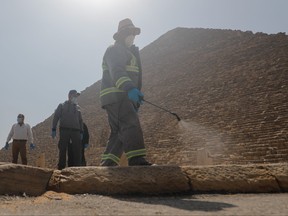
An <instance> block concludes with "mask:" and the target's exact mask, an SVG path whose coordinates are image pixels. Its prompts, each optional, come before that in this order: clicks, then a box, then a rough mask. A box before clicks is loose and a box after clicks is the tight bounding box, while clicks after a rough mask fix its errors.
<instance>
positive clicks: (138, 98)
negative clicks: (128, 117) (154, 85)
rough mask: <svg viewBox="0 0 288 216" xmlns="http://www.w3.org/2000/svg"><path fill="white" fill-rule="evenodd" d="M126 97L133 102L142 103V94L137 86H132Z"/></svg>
mask: <svg viewBox="0 0 288 216" xmlns="http://www.w3.org/2000/svg"><path fill="white" fill-rule="evenodd" d="M128 98H129V99H130V100H131V101H133V102H135V103H139V104H142V100H143V98H144V95H143V93H142V92H141V91H139V90H138V89H137V88H133V89H131V90H130V91H128Z"/></svg>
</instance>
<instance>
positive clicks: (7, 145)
mask: <svg viewBox="0 0 288 216" xmlns="http://www.w3.org/2000/svg"><path fill="white" fill-rule="evenodd" d="M4 148H5V149H6V150H8V148H9V143H8V142H6V143H5V147H4Z"/></svg>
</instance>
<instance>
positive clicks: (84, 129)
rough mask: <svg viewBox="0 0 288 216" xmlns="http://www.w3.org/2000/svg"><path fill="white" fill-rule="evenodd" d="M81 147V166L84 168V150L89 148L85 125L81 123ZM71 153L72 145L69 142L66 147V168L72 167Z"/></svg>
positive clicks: (87, 132)
mask: <svg viewBox="0 0 288 216" xmlns="http://www.w3.org/2000/svg"><path fill="white" fill-rule="evenodd" d="M81 143H82V145H81V155H82V161H81V166H86V164H87V163H86V159H85V149H86V148H88V146H89V131H88V127H87V125H86V124H85V123H84V122H83V138H82V142H81ZM73 163H74V162H73V151H72V143H71V142H70V143H69V145H68V167H71V166H73Z"/></svg>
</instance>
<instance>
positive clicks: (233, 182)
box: [182, 165, 287, 193]
mask: <svg viewBox="0 0 288 216" xmlns="http://www.w3.org/2000/svg"><path fill="white" fill-rule="evenodd" d="M182 169H183V172H185V173H186V174H187V176H188V177H189V179H190V181H191V187H192V191H193V192H201V193H202V192H210V193H211V192H225V193H262V192H263V193H264V192H265V193H268V192H281V188H280V186H279V184H278V182H277V180H276V178H275V177H274V176H272V175H271V173H270V171H269V170H268V169H267V167H266V166H265V165H226V166H225V165H219V166H205V167H204V166H197V167H183V168H182ZM286 176H287V175H286ZM279 177H280V176H279Z"/></svg>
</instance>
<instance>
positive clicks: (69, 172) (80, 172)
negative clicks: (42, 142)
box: [48, 166, 190, 194]
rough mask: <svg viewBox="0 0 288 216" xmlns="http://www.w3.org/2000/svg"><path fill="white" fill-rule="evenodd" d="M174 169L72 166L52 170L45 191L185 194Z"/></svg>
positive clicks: (183, 181)
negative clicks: (60, 169)
mask: <svg viewBox="0 0 288 216" xmlns="http://www.w3.org/2000/svg"><path fill="white" fill-rule="evenodd" d="M188 183H189V181H188V178H187V177H186V176H185V175H184V174H183V173H182V171H181V168H180V167H177V166H151V167H140V166H137V167H72V168H67V169H64V170H62V171H59V170H57V171H54V173H53V175H52V178H51V180H50V182H49V187H48V189H50V190H54V191H57V192H64V193H69V194H76V193H97V194H133V193H137V194H138V193H139V194H163V193H174V192H185V191H189V190H190V187H189V184H188Z"/></svg>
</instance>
